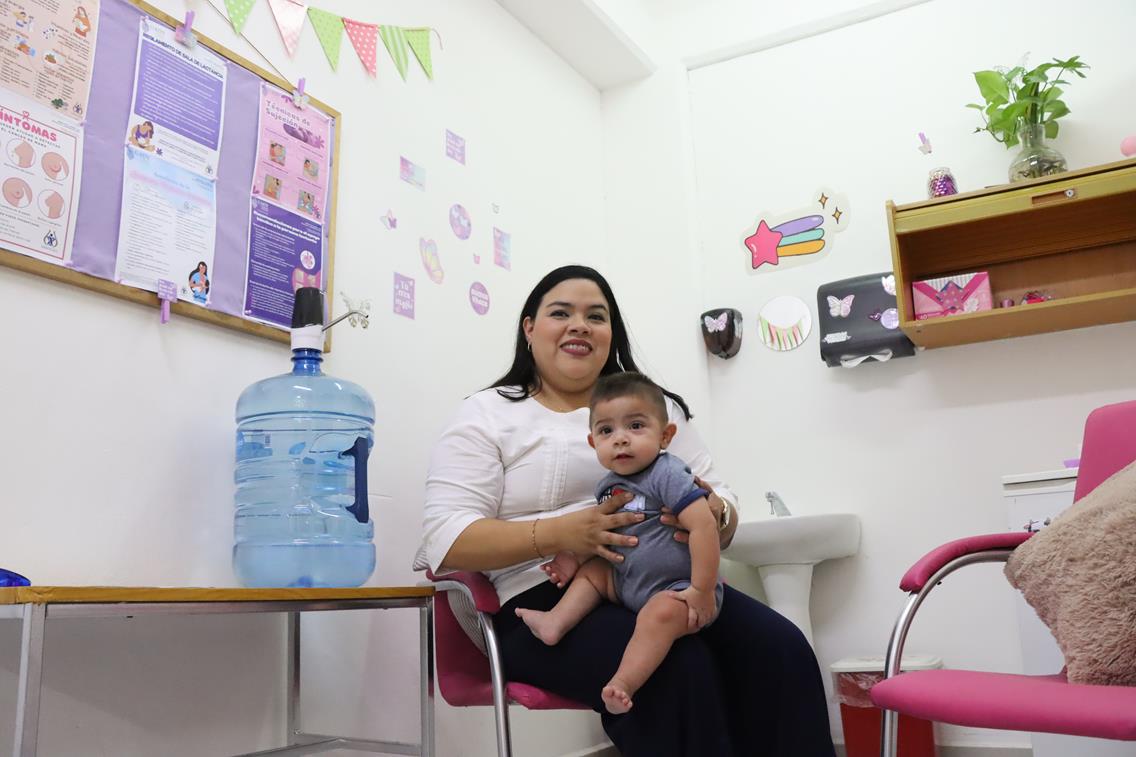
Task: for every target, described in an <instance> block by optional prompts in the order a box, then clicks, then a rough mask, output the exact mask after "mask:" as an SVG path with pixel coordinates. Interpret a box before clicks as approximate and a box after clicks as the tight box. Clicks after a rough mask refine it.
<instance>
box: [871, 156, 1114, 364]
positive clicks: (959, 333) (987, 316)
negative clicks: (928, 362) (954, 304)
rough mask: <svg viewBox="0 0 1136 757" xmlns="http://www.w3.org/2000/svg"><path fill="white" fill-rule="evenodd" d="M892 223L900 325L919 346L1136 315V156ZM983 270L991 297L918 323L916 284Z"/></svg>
mask: <svg viewBox="0 0 1136 757" xmlns="http://www.w3.org/2000/svg"><path fill="white" fill-rule="evenodd" d="M887 210H888V225H889V231H890V235H891V245H892V260H893V263H894V271H895V277H896V295H897V306H898V308H899V311H900V327H901V328H902V329H903V331H904V332H905V333H906V334H907V335H908V337H910V339H911V340H912V341H913V342H914V343H915V344H917V345H919V346H921V347H945V346H950V345H956V344H968V343H972V342H982V341H988V340H992V339H1005V338H1009V337H1016V336H1026V335H1029V334H1041V333H1046V332H1051V331H1061V330H1065V329H1075V328H1082V327H1085V326H1093V325H1097V324H1103V323H1116V322H1119V321H1127V320H1136V160H1129V161H1122V162H1119V163H1112V164H1109V165H1106V166H1097V167H1094V168H1090V169H1085V170H1083V171H1077V172H1074V173H1065V174H1061V175H1059V176H1056V177H1049V178H1044V179H1035V180H1032V181H1028V182H1022V183H1019V184H1012V185H1009V184H1008V185H1005V186H1000V187H994V188H991V189H987V190H982V191H980V192H970V193H967V194H964V195H954V196H952V197H946V198H940V199H937V200H931V201H927V202H920V203H913V204H910V205H903V206H898V207H897V206H895V205H893V204H892V203H890V202H889V203H888V205H887ZM975 271H986V272H988V273H989V275H990V285H991V294H992V298H993V301H994V303H995V304H996V305H997V303H999V302H1001V301H1002V300H1003V299H1010V300H1013V301H1014V302H1021V299H1022V296H1023V295H1024V294H1025V293H1026V292H1028V291H1030V290H1034V289H1038V290H1043V291H1046V292H1049V293H1050V294H1051V295H1052V296H1053V297H1054V298H1055V299H1053V300H1051V301H1049V302H1044V303H1038V304H1034V305H1017V306H1014V307H1010V308H999V307H995V309H994V310H989V311H983V312H978V313H968V314H962V315H956V316H949V317H942V318H930V319H926V320H922V321H917V320H915V318H914V311H913V308H912V303H911V284H912V282H915V281H920V280H922V279H929V278H937V277H942V276H950V275H955V274H960V273H971V272H975Z"/></svg>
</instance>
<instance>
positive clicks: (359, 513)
mask: <svg viewBox="0 0 1136 757" xmlns="http://www.w3.org/2000/svg"><path fill="white" fill-rule="evenodd" d="M339 456H340V457H353V458H355V504H353V505H351V506H349V507H346V508H344V509H345V510H347V512H349V513H351V514H352V515H354V516H355V520H357V521H359V522H360V523H366V522H367V521H368V520H370V519H371V513H370V509H369V508H368V507H367V459H368V458H369V457H370V456H371V445H370V444H369V443H368V442H367V437H365V436H360V437H358V438H357V439H356V440H355V443H354V444H352V445H351V448H350V449H345V450H343V451H342V452H340V453H339Z"/></svg>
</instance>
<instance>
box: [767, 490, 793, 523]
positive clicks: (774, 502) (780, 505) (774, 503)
mask: <svg viewBox="0 0 1136 757" xmlns="http://www.w3.org/2000/svg"><path fill="white" fill-rule="evenodd" d="M765 498H766V499H767V500H769V514H770V515H776V516H777V517H778V518H781V517H784V516H786V515H792V513H791V512H789V508H787V507H785V503H784V502H782V501H781V498H780V497H778V496H777V492H766V493H765Z"/></svg>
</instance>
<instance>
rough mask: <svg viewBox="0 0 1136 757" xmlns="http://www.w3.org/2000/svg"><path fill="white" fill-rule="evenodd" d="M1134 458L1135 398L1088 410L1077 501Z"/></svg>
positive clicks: (1074, 496)
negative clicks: (1089, 411)
mask: <svg viewBox="0 0 1136 757" xmlns="http://www.w3.org/2000/svg"><path fill="white" fill-rule="evenodd" d="M1133 460H1136V400H1134V401H1132V402H1119V403H1117V404H1115V405H1105V406H1104V407H1098V408H1097V409H1096V410H1094V411H1093V412H1091V413H1089V418H1088V420H1086V421H1085V438H1084V441H1083V442H1082V443H1081V467H1080V470H1079V471H1078V473H1077V490H1076V492H1075V493H1074V495H1073V499H1074V501H1075V500H1079V499H1080V498H1081V497H1083V496H1085V495H1086V494H1088V493H1089V492H1091V491H1092V490H1093V489H1095V488H1097V486H1099V485H1100V483H1101V482H1102V481H1104V480H1105V479H1106V478H1108V477H1109V476H1111V475H1112V474H1114V473H1116V472H1117V471H1118V470H1120V469H1121V468H1124V467H1125V466H1127V465H1128V464H1129V463H1131V462H1132V461H1133Z"/></svg>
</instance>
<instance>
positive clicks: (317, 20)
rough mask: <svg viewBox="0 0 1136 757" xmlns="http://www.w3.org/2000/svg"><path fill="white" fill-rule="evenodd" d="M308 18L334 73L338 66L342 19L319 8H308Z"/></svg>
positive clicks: (341, 38) (341, 40) (341, 39)
mask: <svg viewBox="0 0 1136 757" xmlns="http://www.w3.org/2000/svg"><path fill="white" fill-rule="evenodd" d="M308 18H309V19H311V21H312V28H313V29H315V30H316V36H317V37H319V41H320V45H322V46H323V53H324V55H326V56H327V62H328V63H330V64H331V70H332V71H335V70H336V67H337V66H338V65H339V46H340V44H341V43H342V42H343V18H342V17H341V16H337V15H335V14H334V13H328V12H327V11H321V10H320V9H319V8H308Z"/></svg>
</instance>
